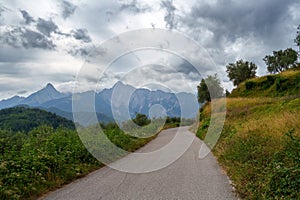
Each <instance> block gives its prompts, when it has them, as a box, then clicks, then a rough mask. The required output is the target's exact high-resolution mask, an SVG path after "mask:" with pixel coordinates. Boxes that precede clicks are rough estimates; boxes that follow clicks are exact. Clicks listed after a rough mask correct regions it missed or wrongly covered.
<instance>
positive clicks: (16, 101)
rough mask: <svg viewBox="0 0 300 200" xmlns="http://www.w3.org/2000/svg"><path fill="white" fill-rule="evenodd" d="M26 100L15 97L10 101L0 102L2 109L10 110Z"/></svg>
mask: <svg viewBox="0 0 300 200" xmlns="http://www.w3.org/2000/svg"><path fill="white" fill-rule="evenodd" d="M24 99H25V98H24V97H19V96H14V97H12V98H10V99H5V100H2V101H0V109H5V108H10V107H14V106H16V105H19V104H20V103H21V102H22V101H23V100H24Z"/></svg>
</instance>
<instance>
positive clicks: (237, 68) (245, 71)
mask: <svg viewBox="0 0 300 200" xmlns="http://www.w3.org/2000/svg"><path fill="white" fill-rule="evenodd" d="M226 68H227V70H226V72H227V73H228V78H229V79H230V80H231V81H233V84H234V85H236V86H237V85H239V84H240V83H242V82H244V81H245V80H247V79H250V78H254V77H255V75H256V70H257V66H256V65H255V64H254V63H252V62H248V61H243V60H238V61H236V63H230V64H228V65H227V66H226Z"/></svg>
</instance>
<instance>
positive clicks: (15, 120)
mask: <svg viewBox="0 0 300 200" xmlns="http://www.w3.org/2000/svg"><path fill="white" fill-rule="evenodd" d="M40 125H50V126H52V127H53V128H58V127H60V126H62V127H66V128H69V129H75V126H74V123H73V122H72V121H70V120H68V119H65V118H63V117H60V116H57V115H56V114H53V113H50V112H47V111H44V110H40V109H37V108H24V107H14V108H7V109H3V110H0V129H6V130H12V131H14V132H16V131H23V132H29V131H30V130H32V129H34V128H36V127H38V126H40Z"/></svg>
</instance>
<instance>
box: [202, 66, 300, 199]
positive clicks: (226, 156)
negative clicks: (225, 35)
mask: <svg viewBox="0 0 300 200" xmlns="http://www.w3.org/2000/svg"><path fill="white" fill-rule="evenodd" d="M275 77H280V78H282V77H289V78H290V79H289V78H287V80H285V83H290V84H289V86H288V87H287V88H286V90H285V91H282V90H279V91H276V86H274V85H272V86H270V87H266V89H265V90H262V89H261V88H262V87H263V85H262V86H261V87H256V88H255V89H253V91H250V92H249V91H246V89H245V83H243V84H242V85H241V86H240V87H239V88H238V89H236V90H235V91H234V92H233V94H232V96H234V97H231V98H227V114H226V122H225V126H224V129H223V131H222V134H221V137H220V139H219V141H218V143H217V145H216V146H215V148H214V149H213V152H214V154H215V155H216V157H217V158H218V160H219V162H220V163H221V165H222V166H223V167H224V169H225V170H226V171H227V173H228V175H229V176H230V177H231V179H232V180H233V182H234V183H235V185H236V188H237V191H238V193H239V194H240V196H241V197H242V198H244V199H297V198H299V197H300V192H299V186H300V162H299V160H300V155H299V153H300V123H299V116H300V99H299V97H297V96H298V95H299V94H300V91H299V82H296V81H295V80H299V78H300V71H297V72H285V73H283V74H281V75H275ZM266 79H267V78H266V77H262V78H257V79H252V80H251V81H252V82H255V83H256V84H258V83H261V82H263V81H264V80H266ZM292 83H293V84H292ZM297 85H298V86H297ZM255 90H256V91H255ZM271 91H272V92H274V93H272V95H270V96H283V94H285V95H292V96H289V97H287V96H285V97H284V98H283V97H282V98H269V97H265V96H268V95H269V94H270V92H271ZM239 95H240V96H251V98H250V97H237V96H239ZM254 96H259V97H254ZM209 120H210V106H209V104H208V105H207V106H206V107H205V108H204V109H203V111H202V113H201V121H200V126H199V129H198V132H197V135H198V136H199V137H200V138H202V139H203V138H204V137H205V134H206V130H207V127H208V124H209Z"/></svg>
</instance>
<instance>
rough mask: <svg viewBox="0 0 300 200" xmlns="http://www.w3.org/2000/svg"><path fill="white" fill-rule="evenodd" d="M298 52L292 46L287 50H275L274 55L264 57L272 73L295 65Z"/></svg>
mask: <svg viewBox="0 0 300 200" xmlns="http://www.w3.org/2000/svg"><path fill="white" fill-rule="evenodd" d="M297 57H298V54H297V52H296V51H295V50H293V49H292V48H288V49H286V50H284V51H283V50H279V51H273V55H272V56H271V55H267V56H265V58H264V59H263V60H264V61H265V63H266V65H267V69H268V71H269V72H270V73H273V74H276V73H280V72H282V71H284V70H287V69H289V68H293V67H295V64H296V61H297Z"/></svg>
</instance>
